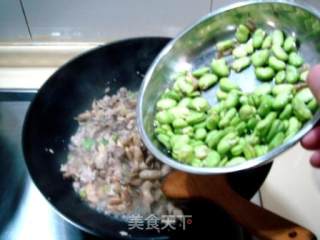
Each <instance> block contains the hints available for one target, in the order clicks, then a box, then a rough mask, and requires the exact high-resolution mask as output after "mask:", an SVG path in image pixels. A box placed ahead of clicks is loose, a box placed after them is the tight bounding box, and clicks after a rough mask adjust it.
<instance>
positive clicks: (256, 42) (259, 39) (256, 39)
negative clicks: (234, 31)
mask: <svg viewBox="0 0 320 240" xmlns="http://www.w3.org/2000/svg"><path fill="white" fill-rule="evenodd" d="M265 36H266V32H265V31H263V30H262V29H260V28H258V29H257V30H256V31H255V32H254V33H253V36H252V43H253V47H254V48H256V49H257V48H260V47H261V46H262V43H263V40H264V38H265Z"/></svg>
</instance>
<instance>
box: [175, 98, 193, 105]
mask: <svg viewBox="0 0 320 240" xmlns="http://www.w3.org/2000/svg"><path fill="white" fill-rule="evenodd" d="M191 101H192V98H189V97H185V98H182V99H181V100H180V102H179V103H178V106H179V107H189V106H190V105H191Z"/></svg>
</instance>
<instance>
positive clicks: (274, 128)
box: [266, 119, 284, 143]
mask: <svg viewBox="0 0 320 240" xmlns="http://www.w3.org/2000/svg"><path fill="white" fill-rule="evenodd" d="M283 130H284V126H283V123H282V121H280V120H279V119H276V120H274V121H273V123H272V125H271V127H270V130H269V132H268V134H267V137H266V140H267V142H268V143H270V142H271V140H272V139H273V138H274V137H275V136H276V134H277V133H279V132H281V131H283Z"/></svg>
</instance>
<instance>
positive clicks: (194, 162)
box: [191, 158, 204, 167]
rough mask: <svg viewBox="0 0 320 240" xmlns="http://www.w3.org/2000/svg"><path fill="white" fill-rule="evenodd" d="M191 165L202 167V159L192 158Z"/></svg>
mask: <svg viewBox="0 0 320 240" xmlns="http://www.w3.org/2000/svg"><path fill="white" fill-rule="evenodd" d="M191 166H193V167H203V166H204V165H203V161H202V160H200V159H198V158H194V159H192V161H191Z"/></svg>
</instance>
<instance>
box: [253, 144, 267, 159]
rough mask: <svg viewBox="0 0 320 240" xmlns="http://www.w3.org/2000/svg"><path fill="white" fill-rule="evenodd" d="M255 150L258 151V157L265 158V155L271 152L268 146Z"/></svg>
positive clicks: (256, 147) (261, 146)
mask: <svg viewBox="0 0 320 240" xmlns="http://www.w3.org/2000/svg"><path fill="white" fill-rule="evenodd" d="M254 149H255V151H256V155H257V157H260V156H263V155H265V154H267V153H268V151H269V148H268V146H267V145H257V146H255V147H254Z"/></svg>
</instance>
